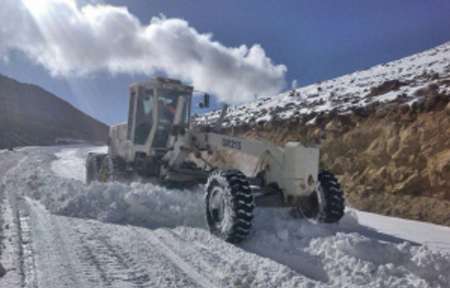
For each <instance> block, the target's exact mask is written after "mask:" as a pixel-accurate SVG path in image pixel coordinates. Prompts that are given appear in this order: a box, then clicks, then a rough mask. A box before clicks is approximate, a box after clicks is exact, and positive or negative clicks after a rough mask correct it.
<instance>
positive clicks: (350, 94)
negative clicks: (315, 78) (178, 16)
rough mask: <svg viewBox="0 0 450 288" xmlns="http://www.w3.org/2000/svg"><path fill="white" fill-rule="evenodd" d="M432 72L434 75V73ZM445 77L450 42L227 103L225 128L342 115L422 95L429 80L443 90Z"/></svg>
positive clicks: (204, 120) (200, 120)
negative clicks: (391, 86) (389, 86)
mask: <svg viewBox="0 0 450 288" xmlns="http://www.w3.org/2000/svg"><path fill="white" fill-rule="evenodd" d="M436 75H437V76H438V77H436ZM449 77H450V42H447V43H444V44H442V45H440V46H438V47H435V48H433V49H430V50H427V51H424V52H422V53H418V54H416V55H412V56H409V57H406V58H403V59H400V60H396V61H393V62H389V63H386V64H381V65H377V66H374V67H372V68H370V69H367V70H364V71H356V72H354V73H351V74H348V75H344V76H341V77H338V78H336V79H332V80H327V81H323V82H320V83H315V84H311V85H308V86H305V87H301V88H297V89H295V90H291V91H289V92H284V93H281V94H279V95H274V96H272V97H265V98H260V99H258V100H256V101H254V102H250V103H247V104H243V105H239V106H231V107H230V108H229V109H228V114H227V116H226V117H225V120H224V122H223V124H222V125H223V126H224V127H233V126H240V125H242V124H256V123H265V122H269V121H271V120H273V119H274V118H278V119H295V118H297V117H300V115H303V116H306V115H310V114H316V113H320V112H323V113H327V112H330V111H335V112H337V113H340V114H346V113H348V112H349V111H351V110H352V109H354V108H356V107H364V106H367V105H370V104H373V103H376V102H378V103H390V102H393V101H396V102H399V103H412V102H413V101H416V100H417V99H418V98H420V97H422V96H423V95H420V94H417V93H416V92H417V90H419V89H421V88H425V87H427V86H428V85H430V84H435V85H437V86H438V89H439V90H440V91H448V87H446V86H447V85H446V84H445V83H443V82H440V81H439V80H441V79H448V78H449ZM394 80H395V81H400V83H401V85H400V87H398V89H397V90H391V91H386V92H384V93H381V94H380V95H371V94H370V92H371V91H372V89H374V88H377V87H379V86H380V85H382V84H383V83H386V82H387V81H394ZM219 116H220V110H217V111H213V112H210V113H206V114H205V115H202V116H199V117H197V118H196V122H197V124H200V125H207V124H211V123H214V122H215V121H216V120H217V119H218V118H219Z"/></svg>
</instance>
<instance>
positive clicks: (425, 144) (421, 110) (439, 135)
mask: <svg viewBox="0 0 450 288" xmlns="http://www.w3.org/2000/svg"><path fill="white" fill-rule="evenodd" d="M421 93H422V94H425V95H426V97H425V98H424V99H423V100H420V101H418V102H416V103H413V104H412V105H408V104H401V103H399V102H394V103H389V104H383V105H380V104H375V105H370V106H367V107H364V108H357V109H354V110H353V111H352V113H349V114H346V115H337V114H333V113H327V114H321V115H318V116H317V117H316V119H315V121H314V124H311V121H310V122H309V123H308V125H307V124H306V123H305V122H304V120H303V121H302V120H299V119H296V120H290V121H289V120H284V121H272V122H270V123H266V124H264V125H257V126H253V127H250V126H246V127H241V128H234V131H233V133H234V134H236V135H239V136H244V137H247V138H253V139H266V140H267V139H268V140H270V141H272V142H275V143H277V144H284V143H286V142H288V141H301V142H303V143H320V147H321V162H322V163H321V165H322V166H323V167H324V168H326V169H329V170H331V171H333V172H334V173H335V174H336V175H337V176H338V178H339V179H340V181H341V183H342V185H343V188H344V190H345V193H346V197H347V200H348V202H349V204H350V205H352V206H354V207H356V208H358V209H362V210H366V211H371V212H376V213H381V214H384V215H392V216H399V217H404V218H410V219H416V220H422V221H429V222H433V223H437V224H444V225H447V226H450V103H449V99H450V95H446V94H442V93H441V94H440V93H439V92H438V91H437V90H436V89H435V87H433V85H430V86H428V87H427V88H426V91H421ZM230 133H231V131H230Z"/></svg>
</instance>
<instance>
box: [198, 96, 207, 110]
mask: <svg viewBox="0 0 450 288" xmlns="http://www.w3.org/2000/svg"><path fill="white" fill-rule="evenodd" d="M209 97H210V96H209V94H208V93H205V95H203V102H200V103H199V104H198V107H200V108H209Z"/></svg>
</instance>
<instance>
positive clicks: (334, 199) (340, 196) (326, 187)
mask: <svg viewBox="0 0 450 288" xmlns="http://www.w3.org/2000/svg"><path fill="white" fill-rule="evenodd" d="M319 182H320V187H319V189H322V195H323V201H324V205H323V208H322V209H321V210H320V211H319V213H318V216H317V220H318V221H319V222H322V223H336V222H338V221H339V220H341V218H342V216H344V210H345V201H344V192H343V191H342V189H341V185H339V182H338V180H337V179H336V177H335V176H334V175H333V173H331V172H329V171H326V170H322V171H320V172H319Z"/></svg>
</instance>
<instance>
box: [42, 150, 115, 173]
mask: <svg viewBox="0 0 450 288" xmlns="http://www.w3.org/2000/svg"><path fill="white" fill-rule="evenodd" d="M107 150H108V147H106V146H101V147H97V148H92V147H90V148H87V152H94V153H106V152H107ZM79 151H80V149H64V150H62V151H60V152H57V153H55V156H56V157H57V158H58V160H56V161H53V162H52V164H51V169H52V171H53V172H54V173H55V174H56V175H58V176H59V177H63V178H68V179H76V180H79V181H85V180H86V179H85V178H86V167H85V165H84V161H85V158H84V156H85V155H80V154H79ZM83 152H85V151H83ZM85 153H86V152H85Z"/></svg>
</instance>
